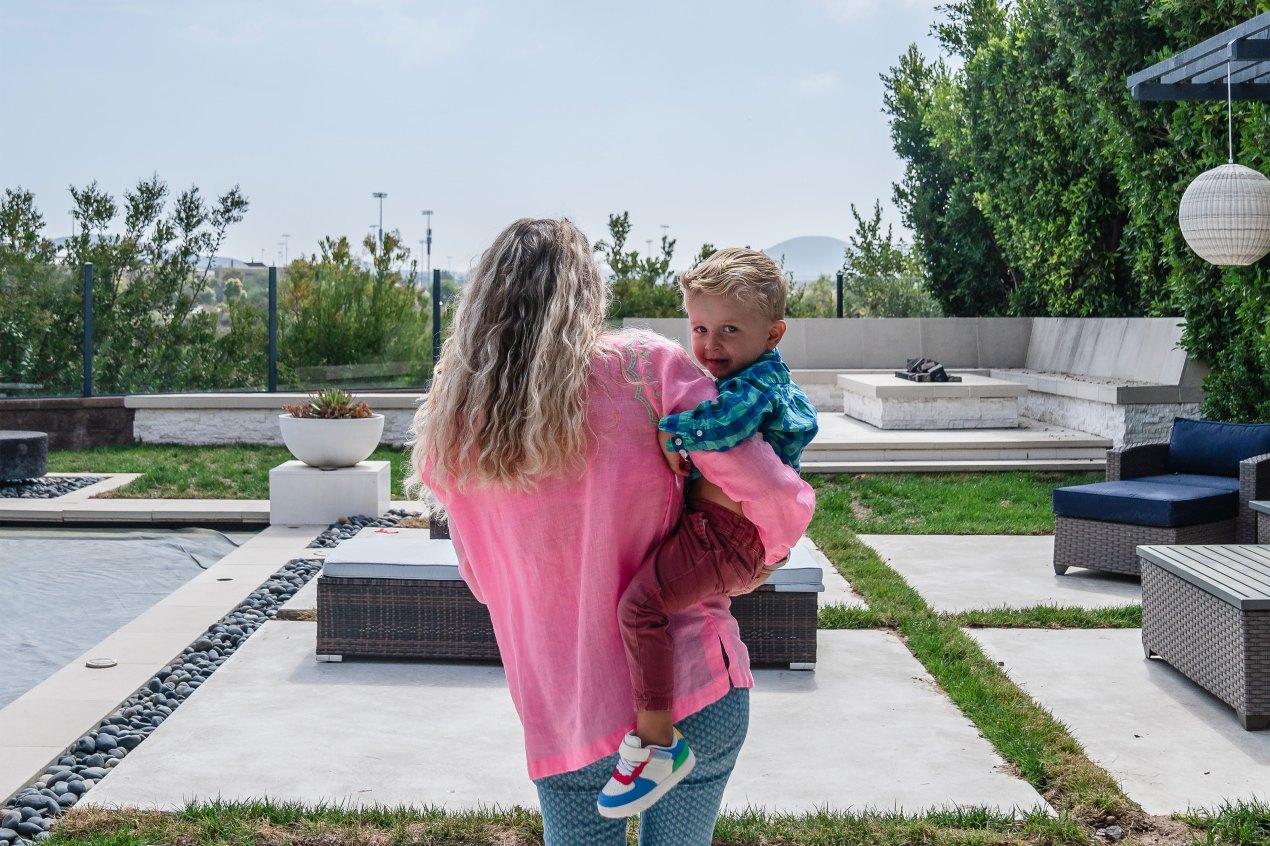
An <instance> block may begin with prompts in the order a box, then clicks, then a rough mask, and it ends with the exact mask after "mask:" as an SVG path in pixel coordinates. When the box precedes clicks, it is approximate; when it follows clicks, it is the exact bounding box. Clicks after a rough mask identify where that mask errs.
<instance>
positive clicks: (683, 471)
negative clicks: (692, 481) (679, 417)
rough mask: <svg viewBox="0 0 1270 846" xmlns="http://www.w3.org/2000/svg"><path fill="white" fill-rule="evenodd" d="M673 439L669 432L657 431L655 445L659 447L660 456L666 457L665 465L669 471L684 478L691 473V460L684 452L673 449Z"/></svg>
mask: <svg viewBox="0 0 1270 846" xmlns="http://www.w3.org/2000/svg"><path fill="white" fill-rule="evenodd" d="M674 439H675V436H674V434H672V433H671V432H662V431H660V430H658V432H657V445H658V448H659V449H661V457H662V458H664V459H666V466H667V467H669V468H670V472H671V473H674V474H675V475H676V476H682V477H684V478H685V479H686V478H688V476H690V475H692V461H690V460H689V459H688V455H687V453H686V452H682V453H681V452H679V451H678V450H676V449H675V445H674V443H673V441H674Z"/></svg>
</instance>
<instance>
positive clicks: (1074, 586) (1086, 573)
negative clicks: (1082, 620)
mask: <svg viewBox="0 0 1270 846" xmlns="http://www.w3.org/2000/svg"><path fill="white" fill-rule="evenodd" d="M859 537H860V540H861V541H863V542H864V543H866V544H868V545H869V546H871V547H873V549H875V550H877V553H878V555H880V556H881V557H882V560H883V561H885V562H886V563H887V564H888V565H889V566H890V567H892V568H893V569H894V570H896V572H898V573H899V574H900V575H901V576H903V577H904V580H905V581H907V582H908V583H909V585H910V586H911V587H912V588H913V589H914V590H916V591H917V592H918V593H920V594H921V595H922V598H923V599H925V600H926V603H927V604H928V605H929V606H930V607H931V608H932V609H933V610H935V611H939V612H942V613H957V612H960V611H971V610H983V609H989V608H1031V607H1033V606H1036V605H1058V606H1077V607H1080V608H1105V607H1108V606H1120V605H1136V604H1138V603H1139V602H1140V601H1141V598H1142V588H1141V585H1139V583H1138V580H1137V579H1134V578H1130V577H1125V576H1116V575H1113V574H1110V573H1098V572H1094V571H1092V570H1081V569H1073V570H1069V571H1068V574H1067V575H1065V576H1056V575H1055V574H1054V567H1053V560H1054V538H1053V537H1036V536H1015V535H992V536H987V535H860V536H859Z"/></svg>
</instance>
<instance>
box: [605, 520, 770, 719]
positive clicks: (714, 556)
mask: <svg viewBox="0 0 1270 846" xmlns="http://www.w3.org/2000/svg"><path fill="white" fill-rule="evenodd" d="M763 558H764V554H763V544H762V543H761V542H760V541H759V538H758V530H757V529H756V528H754V524H753V523H751V522H750V521H749V520H746V519H745V518H744V517H742V516H741V515H740V514H737V513H735V512H733V511H729V510H728V509H726V508H724V507H723V506H721V505H715V504H714V503H713V502H704V501H699V502H693V503H690V504H689V505H688V507H687V508H686V509H685V510H684V513H683V516H682V518H681V519H680V520H679V526H678V527H677V528H676V529H675V530H674V531H673V532H671V534H670V536H669V537H667V538H666V540H665V542H663V543H662V545H661V547H660V548H658V550H657V552H656V554H655V555H654V556H653V557H652V559H651V560H650V561H649V562H648V563H647V564H646V565H645V566H643V567H641V568H640V570H639V572H638V573H636V574H635V578H634V580H632V581H631V583H630V585H629V586H628V587H627V588H626V592H625V593H624V594H622V599H621V601H620V602H619V603H618V609H617V610H618V621H619V623H620V624H621V627H622V642H623V644H624V645H625V646H626V663H627V665H628V666H629V668H630V673H631V689H632V690H633V692H634V694H635V707H636V709H638V710H640V711H669V710H670V708H671V704H672V702H673V700H674V695H675V665H674V647H673V646H672V644H671V642H670V635H669V632H668V629H667V626H668V623H669V619H670V615H671V614H674V613H675V612H676V611H683V610H685V609H687V608H691V607H692V606H693V605H695V604H697V603H698V602H700V601H701V600H703V599H705V598H706V597H709V596H715V595H718V594H730V595H735V594H741V593H747V592H749V591H750V590H753V589H754V587H755V586H756V584H757V583H758V582H760V581H762V579H763V573H762V570H763Z"/></svg>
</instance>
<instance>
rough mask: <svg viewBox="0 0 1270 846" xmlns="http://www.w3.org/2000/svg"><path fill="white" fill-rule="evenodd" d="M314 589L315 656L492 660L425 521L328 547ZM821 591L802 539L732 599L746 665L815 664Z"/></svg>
mask: <svg viewBox="0 0 1270 846" xmlns="http://www.w3.org/2000/svg"><path fill="white" fill-rule="evenodd" d="M432 534H441V535H444V534H445V533H444V532H433V533H432ZM317 588H318V614H317V649H316V653H317V657H318V660H320V661H339V660H342V659H343V658H345V657H357V658H421V659H450V660H485V661H497V660H498V659H499V655H498V647H497V645H496V644H495V642H494V629H493V625H492V624H491V622H490V617H489V612H488V611H487V610H486V608H485V606H484V605H482V604H481V603H480V602H478V601H477V600H476V597H475V596H473V595H472V592H471V591H470V590H469V589H468V587H467V583H466V582H464V581H463V580H462V578H460V576H459V572H458V559H457V558H456V557H455V553H454V546H453V544H452V543H451V542H450V541H449V540H448V539H447V538H445V537H440V538H438V537H429V532H428V530H424V529H413V530H412V529H399V530H393V531H392V532H389V533H382V532H378V531H377V530H375V529H363V530H362V532H360V533H359V534H358V535H357V536H356V537H355V538H353V539H352V540H349V541H345V542H344V543H342V544H340V546H339V547H337V548H336V549H335V550H332V551H331V553H330V554H328V555H327V558H326V563H325V565H324V566H323V571H322V575H321V576H320V577H319V579H318V585H317ZM823 590H824V571H823V569H822V567H821V565H820V563H819V562H818V561H816V560H815V559H814V558H813V556H812V554H811V552H810V550H809V549H808V548H807V547H806V546H803V545H800V546H799V547H798V548H796V549H795V550H794V553H793V554H792V555H791V560H790V562H789V563H788V564H786V565H785V566H784V567H782V568H781V569H780V570H779V571H778V572H777V573H776V574H775V575H774V576H773V578H772V580H771V581H770V582H769V583H768V584H766V585H763V586H762V587H761V588H759V589H758V590H757V591H755V592H754V593H751V594H748V595H746V596H741V597H736V598H735V599H733V601H732V613H733V616H735V617H736V620H737V623H738V625H739V626H740V630H741V638H742V640H744V642H745V644H746V647H747V648H748V649H749V652H750V662H751V663H752V664H755V665H782V666H789V667H790V668H792V669H811V668H812V667H813V666H814V665H815V662H816V616H817V609H818V605H819V603H818V602H817V594H818V593H819V592H820V591H823Z"/></svg>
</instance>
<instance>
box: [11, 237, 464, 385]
mask: <svg viewBox="0 0 1270 846" xmlns="http://www.w3.org/2000/svg"><path fill="white" fill-rule="evenodd" d="M89 275H91V289H92V296H91V299H90V300H86V298H85V293H84V292H85V290H86V279H87V277H88V276H89ZM421 276H422V274H420V276H419V277H416V276H413V275H410V274H402V273H400V272H393V273H376V272H375V271H373V270H371V269H367V268H365V267H362V266H360V265H353V264H348V265H345V266H342V267H334V268H332V267H326V266H321V265H316V266H315V265H313V264H309V263H306V262H303V261H300V262H293V263H292V265H291V266H290V267H289V268H269V267H265V266H263V265H257V264H248V265H242V264H236V265H233V264H231V265H229V266H225V267H216V268H212V269H209V270H205V269H204V268H198V269H197V270H196V271H195V272H193V273H192V274H191V275H190V277H189V278H187V279H186V280H184V281H183V282H182V283H181V284H179V285H173V284H172V283H171V282H170V281H167V282H164V281H162V280H159V281H155V280H152V279H151V278H149V277H148V276H147V275H146V274H145V272H140V273H138V272H130V273H124V272H116V271H114V270H112V269H111V268H108V267H92V268H91V270H88V269H86V268H84V267H67V266H64V265H59V264H33V265H31V266H22V267H0V398H8V397H41V396H42V397H53V396H85V395H118V394H139V393H181V392H224V391H236V392H241V391H267V390H271V389H272V390H280V391H293V390H305V391H311V390H317V389H319V388H323V387H330V386H335V387H342V388H346V389H352V390H385V389H387V390H391V389H403V390H422V389H424V388H425V387H426V385H427V384H428V382H429V381H430V379H431V376H432V366H433V331H434V327H433V309H432V284H431V280H427V284H425V280H424V279H422V278H420V277H421ZM271 287H272V295H271ZM441 287H442V304H443V307H442V310H441V312H442V314H441V319H442V326H443V331H445V330H446V329H448V324H449V320H450V318H451V315H452V310H453V301H454V298H455V297H456V295H457V290H458V288H457V286H456V285H455V284H454V283H453V282H452V281H451V280H450V277H449V274H443V279H442V285H441ZM86 303H90V304H91V308H86ZM85 325H89V326H91V335H92V339H91V344H90V349H91V363H89V362H88V361H87V360H86V358H85V355H84V350H85V342H84V338H85V333H84V329H85Z"/></svg>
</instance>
